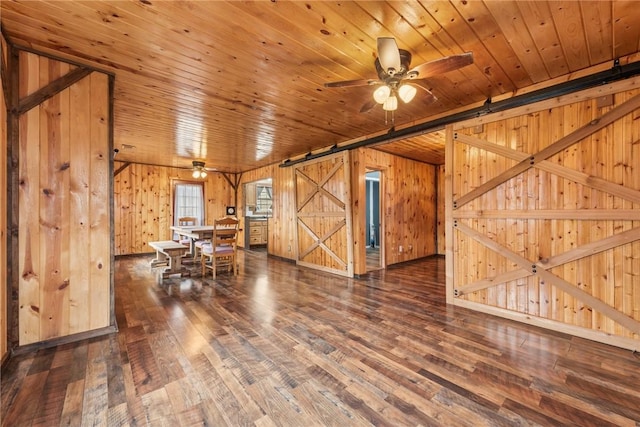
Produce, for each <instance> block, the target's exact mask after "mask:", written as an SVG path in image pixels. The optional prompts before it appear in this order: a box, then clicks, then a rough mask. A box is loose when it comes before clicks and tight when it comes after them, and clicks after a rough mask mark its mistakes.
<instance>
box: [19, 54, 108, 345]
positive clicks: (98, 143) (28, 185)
mask: <svg viewBox="0 0 640 427" xmlns="http://www.w3.org/2000/svg"><path fill="white" fill-rule="evenodd" d="M18 62H19V79H18V81H19V86H18V87H19V97H20V100H25V101H26V100H30V99H34V98H35V99H37V98H42V100H39V101H38V104H37V105H36V106H34V107H33V108H30V109H28V110H27V111H26V112H24V113H23V114H21V115H20V116H19V141H18V146H19V149H18V164H19V172H18V173H19V181H18V182H17V183H12V184H10V185H16V186H17V188H18V189H19V190H18V192H19V195H18V198H19V204H18V206H17V210H15V211H14V212H15V213H16V214H17V216H18V218H19V219H18V253H17V254H11V255H15V256H17V257H18V261H17V262H15V258H12V259H13V260H14V261H13V264H12V265H14V266H16V267H17V270H18V271H19V275H18V276H19V280H18V281H17V282H18V283H17V284H16V285H17V292H16V293H17V294H18V299H19V300H18V301H17V302H13V303H14V304H16V303H17V307H19V309H18V329H19V345H25V344H31V343H37V342H42V341H46V340H51V339H54V338H60V337H65V336H68V335H73V334H80V333H85V332H87V331H97V330H99V329H103V328H106V329H104V330H105V331H106V330H107V329H109V328H110V327H111V329H113V326H114V323H115V319H114V316H113V299H112V298H113V295H112V290H113V278H112V260H113V258H112V251H111V244H110V242H111V220H112V209H111V207H112V205H111V190H112V189H111V177H112V169H111V168H112V162H111V149H112V147H111V133H110V132H111V131H110V126H111V124H110V121H111V107H110V105H111V104H110V77H109V76H108V75H106V74H104V73H100V72H97V71H93V72H90V73H89V74H88V75H86V76H85V77H83V78H82V79H81V80H79V81H77V82H76V83H73V84H72V85H71V86H70V87H67V88H66V89H63V90H61V91H58V90H59V88H58V84H57V83H56V82H60V80H59V79H60V78H62V77H63V76H66V75H69V74H68V73H70V72H73V71H74V70H76V67H75V66H72V65H69V64H67V63H65V62H61V61H57V60H54V59H50V58H48V57H44V56H39V55H36V54H33V53H29V52H25V51H20V53H19V61H18ZM12 83H14V82H12ZM52 83H53V84H52ZM15 208H16V207H12V209H15ZM11 255H10V256H11Z"/></svg>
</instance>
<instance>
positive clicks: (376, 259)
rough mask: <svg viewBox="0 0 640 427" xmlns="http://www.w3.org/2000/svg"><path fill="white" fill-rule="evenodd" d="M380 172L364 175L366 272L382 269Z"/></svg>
mask: <svg viewBox="0 0 640 427" xmlns="http://www.w3.org/2000/svg"><path fill="white" fill-rule="evenodd" d="M381 178H382V171H379V170H367V171H366V173H365V186H366V198H365V200H366V208H365V209H366V211H365V230H366V245H365V247H366V271H367V272H369V271H374V270H380V269H381V268H384V263H383V260H384V250H383V248H384V245H383V242H382V237H383V233H382V226H383V224H382V216H381V215H380V212H381V208H380V204H381V198H380V193H381V188H380V185H381V182H382V180H381Z"/></svg>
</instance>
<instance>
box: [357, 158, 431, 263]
mask: <svg viewBox="0 0 640 427" xmlns="http://www.w3.org/2000/svg"><path fill="white" fill-rule="evenodd" d="M351 159H352V186H353V188H354V191H352V198H353V201H352V211H353V230H354V231H353V233H354V238H353V241H354V271H355V273H356V274H363V273H365V272H366V266H365V249H364V246H365V245H366V236H367V235H368V233H367V232H366V230H365V220H364V218H365V203H364V200H365V186H364V181H365V172H366V171H367V170H368V169H375V170H381V171H382V178H381V183H380V186H381V189H382V194H381V200H382V201H381V203H382V206H381V209H382V210H383V215H382V221H383V225H382V233H383V236H384V237H383V241H382V244H383V248H382V253H384V265H385V266H389V265H392V264H396V263H399V262H405V261H410V260H414V259H418V258H422V257H425V256H429V255H434V254H435V253H436V215H437V212H436V166H434V165H430V164H427V163H421V162H416V161H414V160H409V159H405V158H402V157H398V156H394V155H392V154H389V153H384V152H382V151H379V150H375V149H371V148H360V149H357V150H353V151H352V152H351ZM400 246H402V249H403V250H402V252H400Z"/></svg>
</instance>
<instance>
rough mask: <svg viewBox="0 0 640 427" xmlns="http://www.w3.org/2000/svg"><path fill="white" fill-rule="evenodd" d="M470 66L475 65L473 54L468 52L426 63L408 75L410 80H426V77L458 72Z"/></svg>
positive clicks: (413, 69)
mask: <svg viewBox="0 0 640 427" xmlns="http://www.w3.org/2000/svg"><path fill="white" fill-rule="evenodd" d="M469 64H473V53H471V52H466V53H461V54H460V55H452V56H445V57H444V58H440V59H436V60H435V61H429V62H425V63H423V64H420V65H418V66H416V67H414V68H412V69H411V70H409V72H408V73H407V75H408V76H409V78H410V79H411V78H419V79H424V78H425V77H429V76H435V75H436V74H442V73H446V72H449V71H453V70H457V69H458V68H462V67H464V66H465V65H469ZM416 73H417V74H416ZM412 76H413V77H412Z"/></svg>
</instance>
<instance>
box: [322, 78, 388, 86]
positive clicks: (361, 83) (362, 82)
mask: <svg viewBox="0 0 640 427" xmlns="http://www.w3.org/2000/svg"><path fill="white" fill-rule="evenodd" d="M380 83H381V82H380V81H379V80H373V79H358V80H344V81H341V82H329V83H325V84H324V87H346V86H369V85H375V84H380Z"/></svg>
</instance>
